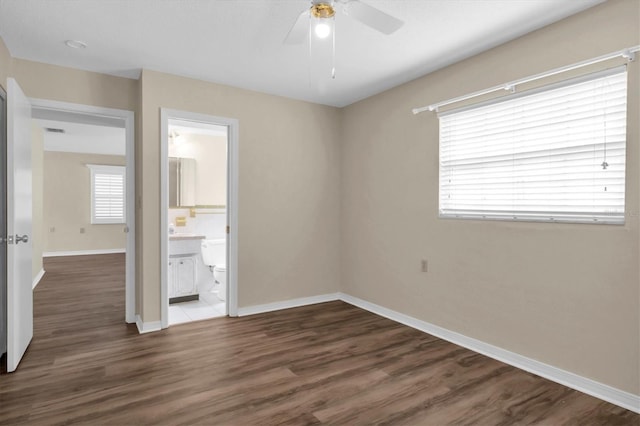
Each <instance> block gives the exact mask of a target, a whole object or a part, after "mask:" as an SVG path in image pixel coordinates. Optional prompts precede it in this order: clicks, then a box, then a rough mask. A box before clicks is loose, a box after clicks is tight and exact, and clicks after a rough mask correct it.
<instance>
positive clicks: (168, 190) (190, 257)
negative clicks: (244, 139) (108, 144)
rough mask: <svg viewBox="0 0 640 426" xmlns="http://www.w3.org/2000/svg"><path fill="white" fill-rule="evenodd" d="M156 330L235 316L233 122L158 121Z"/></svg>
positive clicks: (174, 117) (176, 116) (179, 116)
mask: <svg viewBox="0 0 640 426" xmlns="http://www.w3.org/2000/svg"><path fill="white" fill-rule="evenodd" d="M161 126H162V141H161V146H162V149H161V161H162V168H161V182H162V185H161V188H162V191H161V198H162V201H161V206H162V207H161V224H162V228H161V259H162V260H161V270H162V281H161V300H162V310H161V316H162V327H163V328H166V327H168V326H170V325H173V324H179V323H182V322H189V321H196V320H201V319H208V318H214V317H217V316H226V315H230V316H236V315H237V260H236V259H237V152H238V151H237V149H238V147H237V144H238V139H237V134H238V122H237V120H234V119H227V118H221V117H212V116H207V115H202V114H194V113H188V112H183V111H174V110H167V109H163V110H162V113H161Z"/></svg>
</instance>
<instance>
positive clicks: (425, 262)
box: [422, 259, 429, 272]
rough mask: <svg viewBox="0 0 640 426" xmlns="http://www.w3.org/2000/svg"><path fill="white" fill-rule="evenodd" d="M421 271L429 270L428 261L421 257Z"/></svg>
mask: <svg viewBox="0 0 640 426" xmlns="http://www.w3.org/2000/svg"><path fill="white" fill-rule="evenodd" d="M422 272H429V263H428V262H427V259H422Z"/></svg>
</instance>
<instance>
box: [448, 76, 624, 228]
mask: <svg viewBox="0 0 640 426" xmlns="http://www.w3.org/2000/svg"><path fill="white" fill-rule="evenodd" d="M626 115H627V73H626V68H625V67H620V68H616V69H612V70H607V71H605V72H601V73H597V74H592V75H589V76H587V77H582V78H579V79H574V80H569V81H565V82H563V83H561V84H557V85H553V86H547V87H544V88H542V89H537V90H535V91H530V92H523V93H521V94H516V95H511V96H508V97H504V98H502V99H500V100H497V101H492V102H488V103H484V104H479V105H475V106H471V107H468V108H461V109H459V110H454V111H451V112H447V113H443V114H440V116H439V118H440V216H441V217H456V218H473V219H505V220H538V221H565V222H590V223H614V224H622V223H624V209H625V145H626Z"/></svg>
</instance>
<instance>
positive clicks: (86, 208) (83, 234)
mask: <svg viewBox="0 0 640 426" xmlns="http://www.w3.org/2000/svg"><path fill="white" fill-rule="evenodd" d="M87 164H104V165H114V166H124V165H125V157H124V156H117V155H97V154H77V153H69V152H52V151H45V153H44V199H43V210H44V211H46V212H47V214H46V215H44V218H43V221H42V223H43V228H44V231H45V232H44V252H45V254H46V255H55V254H56V253H58V252H66V251H85V250H113V249H122V250H124V249H125V248H126V234H125V233H124V232H123V230H124V224H108V225H92V224H91V174H90V171H89V168H88V167H87ZM83 230H84V231H83Z"/></svg>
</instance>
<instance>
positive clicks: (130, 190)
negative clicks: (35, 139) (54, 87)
mask: <svg viewBox="0 0 640 426" xmlns="http://www.w3.org/2000/svg"><path fill="white" fill-rule="evenodd" d="M30 101H31V105H32V106H33V108H34V109H40V110H53V111H60V112H71V113H79V114H85V115H89V116H91V115H93V116H101V117H109V118H116V119H121V120H123V121H124V127H125V143H126V173H127V178H126V186H127V188H126V192H127V199H126V203H127V224H126V227H127V228H128V232H127V251H126V272H125V321H126V322H127V323H135V322H136V289H135V282H136V272H135V263H136V262H135V259H136V253H135V250H136V232H135V231H136V229H135V226H136V204H135V188H136V182H135V176H136V174H135V115H134V112H133V111H128V110H124V109H115V108H102V107H96V106H92V105H82V104H74V103H68V102H58V101H52V100H48V99H33V98H31V99H30Z"/></svg>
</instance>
